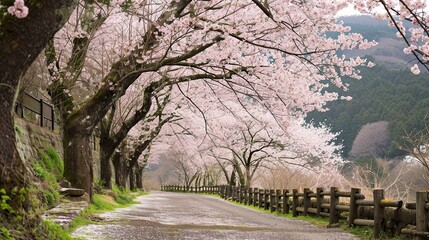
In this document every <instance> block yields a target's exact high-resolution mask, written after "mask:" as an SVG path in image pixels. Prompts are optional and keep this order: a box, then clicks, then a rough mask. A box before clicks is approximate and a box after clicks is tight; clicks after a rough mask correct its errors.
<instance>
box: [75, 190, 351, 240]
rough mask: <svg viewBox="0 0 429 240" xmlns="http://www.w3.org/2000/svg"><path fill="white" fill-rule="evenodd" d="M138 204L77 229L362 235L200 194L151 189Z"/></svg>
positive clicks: (124, 237) (128, 234)
mask: <svg viewBox="0 0 429 240" xmlns="http://www.w3.org/2000/svg"><path fill="white" fill-rule="evenodd" d="M137 201H138V202H139V203H138V204H135V205H133V206H131V207H127V208H122V209H117V210H115V211H114V212H109V213H104V214H101V215H100V217H101V218H103V219H104V220H103V223H101V224H98V225H87V226H83V227H81V228H78V229H76V230H75V231H74V233H73V236H74V237H84V238H87V239H97V240H105V239H115V240H128V239H129V240H131V239H133V240H134V239H156V240H161V239H169V240H170V239H171V240H179V239H195V240H197V239H204V240H205V239H225V240H233V239H240V240H241V239H255V240H256V239H257V240H264V239H266V240H268V239H269V240H272V239H293V240H298V239H311V240H321V239H329V240H332V239H358V238H357V237H354V236H352V235H351V234H348V233H345V232H343V231H341V230H340V229H336V228H321V227H316V226H313V225H311V224H309V223H307V222H304V221H299V220H291V219H286V218H282V217H278V216H274V215H270V214H267V213H263V212H259V211H256V210H253V209H249V208H246V207H242V206H237V205H235V204H232V203H229V202H227V201H224V200H222V199H219V198H215V197H208V196H202V195H197V194H183V193H170V192H152V193H151V194H149V195H146V196H141V197H138V198H137Z"/></svg>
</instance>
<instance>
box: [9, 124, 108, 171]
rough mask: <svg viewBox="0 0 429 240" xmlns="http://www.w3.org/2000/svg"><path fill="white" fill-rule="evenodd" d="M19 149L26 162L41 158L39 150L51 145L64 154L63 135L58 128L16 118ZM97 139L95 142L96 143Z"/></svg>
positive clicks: (96, 165) (95, 154)
mask: <svg viewBox="0 0 429 240" xmlns="http://www.w3.org/2000/svg"><path fill="white" fill-rule="evenodd" d="M15 129H16V138H17V149H18V152H19V155H20V156H21V159H22V160H23V161H24V163H28V162H30V161H34V160H37V159H39V157H38V151H39V150H41V149H46V148H48V147H50V146H52V147H54V148H55V149H56V150H57V151H58V153H59V154H60V155H61V156H64V151H63V145H62V137H61V134H60V132H59V130H58V128H57V129H56V130H55V131H51V130H49V129H48V128H46V127H40V126H39V125H37V124H34V123H32V122H30V121H27V120H25V119H22V118H19V117H16V118H15ZM94 141H95V144H94ZM93 146H94V147H93V159H94V178H95V179H100V164H99V161H97V160H98V159H99V155H100V153H99V151H100V150H99V149H100V147H99V144H98V138H93Z"/></svg>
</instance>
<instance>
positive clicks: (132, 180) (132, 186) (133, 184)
mask: <svg viewBox="0 0 429 240" xmlns="http://www.w3.org/2000/svg"><path fill="white" fill-rule="evenodd" d="M128 176H129V178H130V190H135V189H136V181H135V180H136V178H135V175H134V168H133V167H130V168H129V169H128Z"/></svg>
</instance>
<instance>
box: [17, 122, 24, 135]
mask: <svg viewBox="0 0 429 240" xmlns="http://www.w3.org/2000/svg"><path fill="white" fill-rule="evenodd" d="M15 132H16V134H18V135H19V136H22V133H23V132H24V129H23V128H22V127H21V126H19V125H18V124H15Z"/></svg>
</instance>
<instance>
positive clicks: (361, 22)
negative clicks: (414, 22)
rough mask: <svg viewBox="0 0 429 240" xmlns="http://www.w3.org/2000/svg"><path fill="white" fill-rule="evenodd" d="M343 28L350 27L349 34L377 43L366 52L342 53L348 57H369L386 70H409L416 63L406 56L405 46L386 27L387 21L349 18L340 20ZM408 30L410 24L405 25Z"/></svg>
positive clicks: (363, 17) (361, 17)
mask: <svg viewBox="0 0 429 240" xmlns="http://www.w3.org/2000/svg"><path fill="white" fill-rule="evenodd" d="M340 20H341V21H343V22H344V25H345V26H350V27H351V29H352V30H351V32H356V33H360V34H362V36H363V37H364V38H366V39H368V40H375V41H377V42H378V45H377V46H376V47H373V48H370V49H366V50H353V51H344V52H343V53H344V54H345V55H346V56H349V57H356V56H365V55H371V56H373V57H374V59H375V60H376V61H377V62H378V63H382V64H383V65H385V66H386V68H388V69H401V68H409V67H410V66H411V64H410V63H413V64H414V63H416V61H415V60H414V58H413V56H412V55H406V54H404V52H403V48H404V47H406V44H405V43H404V42H403V41H402V39H400V38H398V37H396V29H395V28H391V27H388V26H387V21H385V20H378V19H373V18H372V17H370V16H349V17H342V18H340ZM405 27H406V28H407V29H408V28H410V27H411V25H410V24H405Z"/></svg>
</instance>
